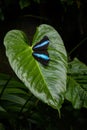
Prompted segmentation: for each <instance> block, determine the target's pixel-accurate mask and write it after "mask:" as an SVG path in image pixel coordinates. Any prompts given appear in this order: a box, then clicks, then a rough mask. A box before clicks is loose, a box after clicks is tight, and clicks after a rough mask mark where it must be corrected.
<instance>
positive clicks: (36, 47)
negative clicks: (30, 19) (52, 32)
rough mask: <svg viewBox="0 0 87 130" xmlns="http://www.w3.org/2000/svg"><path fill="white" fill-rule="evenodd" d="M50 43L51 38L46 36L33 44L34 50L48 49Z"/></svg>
mask: <svg viewBox="0 0 87 130" xmlns="http://www.w3.org/2000/svg"><path fill="white" fill-rule="evenodd" d="M48 45H49V38H48V37H47V36H44V37H43V39H42V40H41V41H40V42H38V43H37V44H36V45H34V46H33V50H34V51H41V50H46V49H47V47H48Z"/></svg>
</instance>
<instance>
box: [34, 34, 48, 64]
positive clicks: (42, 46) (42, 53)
mask: <svg viewBox="0 0 87 130" xmlns="http://www.w3.org/2000/svg"><path fill="white" fill-rule="evenodd" d="M48 45H49V39H48V37H47V36H44V37H43V39H42V40H41V41H40V42H38V43H37V44H36V45H34V46H33V48H32V49H33V51H34V52H33V53H32V55H33V57H34V58H35V59H36V60H37V61H39V62H40V63H42V64H43V65H48V63H49V60H50V58H49V54H48V52H47V47H48Z"/></svg>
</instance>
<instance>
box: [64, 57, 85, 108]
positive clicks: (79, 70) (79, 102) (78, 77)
mask: <svg viewBox="0 0 87 130" xmlns="http://www.w3.org/2000/svg"><path fill="white" fill-rule="evenodd" d="M68 75H69V76H68V82H67V91H66V96H65V97H66V99H67V100H69V101H70V102H71V103H72V105H73V107H74V108H81V107H85V108H87V66H86V65H85V64H83V63H82V62H80V61H79V60H78V59H77V58H75V59H74V60H73V61H72V62H70V63H69V70H68Z"/></svg>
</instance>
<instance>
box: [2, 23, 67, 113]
mask: <svg viewBox="0 0 87 130" xmlns="http://www.w3.org/2000/svg"><path fill="white" fill-rule="evenodd" d="M44 36H47V37H48V38H49V40H50V43H49V46H48V50H47V51H48V53H49V57H50V61H49V64H48V65H47V66H44V65H42V64H41V63H39V62H38V61H37V60H35V59H34V57H33V56H32V52H33V50H32V46H33V45H35V44H36V43H37V42H39V41H40V40H41V39H42V38H43V37H44ZM4 45H5V47H6V55H7V57H8V59H9V62H10V65H11V67H12V68H13V70H14V71H15V73H16V74H17V76H18V77H19V78H20V79H21V80H22V81H23V82H24V84H25V85H26V86H27V87H28V88H29V90H30V91H31V92H32V93H33V94H34V95H35V96H36V97H38V98H39V99H40V100H42V101H43V102H45V103H47V104H48V105H50V106H51V107H53V108H55V109H58V110H59V109H60V108H61V104H62V103H63V101H64V94H65V91H66V77H67V76H66V70H67V55H66V51H65V47H64V45H63V41H62V39H61V37H60V35H59V34H58V33H57V31H56V30H55V29H54V28H53V27H51V26H49V25H46V24H43V25H40V26H39V27H38V28H37V30H36V33H35V35H34V38H33V41H32V46H30V45H29V43H28V40H27V38H26V36H25V34H24V33H23V32H22V31H19V30H12V31H9V32H8V33H7V34H6V36H5V39H4Z"/></svg>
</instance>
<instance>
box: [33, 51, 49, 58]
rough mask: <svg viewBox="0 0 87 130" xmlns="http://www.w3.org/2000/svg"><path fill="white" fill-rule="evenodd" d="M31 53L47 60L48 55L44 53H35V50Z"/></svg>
mask: <svg viewBox="0 0 87 130" xmlns="http://www.w3.org/2000/svg"><path fill="white" fill-rule="evenodd" d="M33 55H34V56H35V57H37V58H39V59H42V60H49V56H48V55H46V54H41V53H36V52H33Z"/></svg>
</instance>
